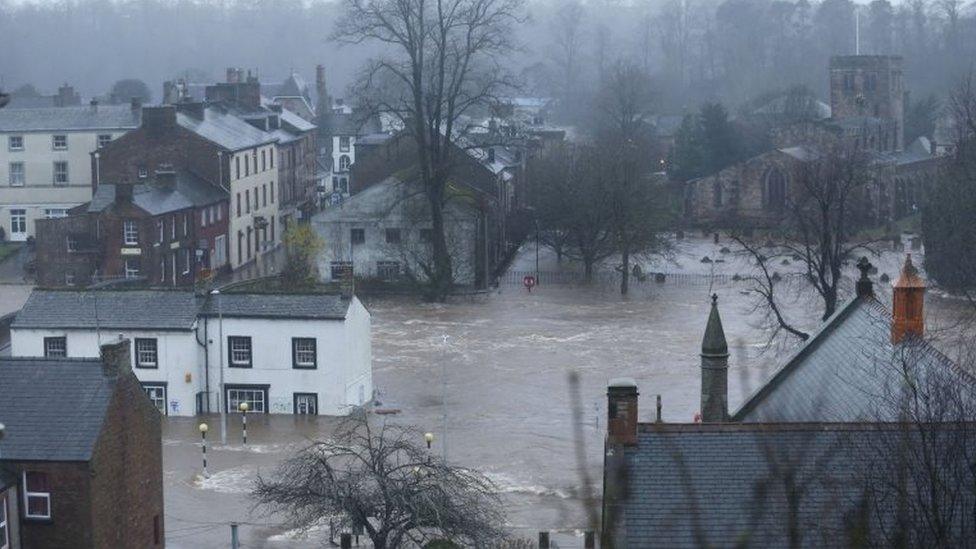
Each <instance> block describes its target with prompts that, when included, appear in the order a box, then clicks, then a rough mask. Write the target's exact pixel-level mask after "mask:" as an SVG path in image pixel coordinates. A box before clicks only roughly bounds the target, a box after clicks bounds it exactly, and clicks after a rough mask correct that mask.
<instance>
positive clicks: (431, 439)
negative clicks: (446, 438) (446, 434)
mask: <svg viewBox="0 0 976 549" xmlns="http://www.w3.org/2000/svg"><path fill="white" fill-rule="evenodd" d="M424 441H426V442H427V449H428V450H430V443H431V442H434V433H424Z"/></svg>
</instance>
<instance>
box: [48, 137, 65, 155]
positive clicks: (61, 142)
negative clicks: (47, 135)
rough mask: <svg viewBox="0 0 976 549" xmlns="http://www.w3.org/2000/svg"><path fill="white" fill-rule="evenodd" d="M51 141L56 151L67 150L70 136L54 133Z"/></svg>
mask: <svg viewBox="0 0 976 549" xmlns="http://www.w3.org/2000/svg"><path fill="white" fill-rule="evenodd" d="M51 143H52V145H53V146H54V150H56V151H66V150H68V136H67V135H52V136H51Z"/></svg>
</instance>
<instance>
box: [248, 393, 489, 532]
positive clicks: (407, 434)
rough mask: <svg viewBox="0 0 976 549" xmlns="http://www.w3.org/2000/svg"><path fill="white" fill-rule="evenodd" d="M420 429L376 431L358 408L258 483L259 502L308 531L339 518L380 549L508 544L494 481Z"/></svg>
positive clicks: (381, 427) (381, 428)
mask: <svg viewBox="0 0 976 549" xmlns="http://www.w3.org/2000/svg"><path fill="white" fill-rule="evenodd" d="M422 440H423V435H421V434H420V433H419V432H417V431H416V430H414V429H410V428H404V427H399V426H393V425H389V424H387V423H385V422H383V423H382V424H381V425H379V426H373V425H370V423H369V421H368V420H367V416H366V414H365V413H364V412H363V411H361V410H357V411H356V412H355V413H354V414H353V415H352V416H350V418H348V419H347V420H346V421H345V422H344V423H343V424H341V425H340V426H339V429H338V431H337V433H336V434H335V436H334V437H333V438H331V439H329V440H324V441H318V442H315V443H313V444H311V445H310V446H308V447H307V448H305V449H303V450H301V451H300V452H298V453H297V454H296V455H294V456H293V457H291V458H288V459H287V460H285V461H284V462H282V463H281V464H279V466H278V469H277V471H276V473H275V474H274V476H273V478H270V479H269V478H264V477H260V476H259V477H258V480H257V485H256V487H255V489H254V493H253V495H254V497H255V498H256V499H257V501H258V504H259V505H261V506H264V507H265V508H266V509H268V510H269V511H272V512H276V513H282V514H284V516H285V517H286V519H287V522H288V523H289V525H291V526H293V527H297V528H309V527H311V526H314V525H316V524H319V523H321V522H323V521H324V520H328V519H330V518H337V519H339V520H340V521H341V523H342V524H343V525H344V526H347V527H348V526H353V525H358V526H361V527H362V528H363V530H364V531H365V532H366V534H367V535H368V536H369V538H370V541H371V542H372V543H373V546H374V547H376V548H378V549H385V548H387V547H402V546H403V545H404V544H407V543H413V544H416V545H417V546H424V545H425V544H426V543H429V542H430V541H433V540H448V541H451V542H453V543H457V544H462V545H466V546H485V545H487V544H490V543H492V542H496V541H499V540H503V539H504V538H505V534H504V532H503V531H502V530H501V527H502V525H503V524H504V523H505V517H504V514H503V513H502V511H501V506H500V500H499V499H498V496H497V494H496V490H495V488H494V486H493V485H492V483H491V481H489V480H488V479H487V478H485V477H484V476H483V475H481V474H480V473H478V472H476V471H472V470H470V469H465V468H463V467H457V466H452V465H448V464H447V463H445V462H443V461H441V460H440V459H439V458H437V457H434V456H432V455H431V453H430V451H429V450H427V449H425V448H423V447H422V445H421V444H419V443H420V442H421V441H422Z"/></svg>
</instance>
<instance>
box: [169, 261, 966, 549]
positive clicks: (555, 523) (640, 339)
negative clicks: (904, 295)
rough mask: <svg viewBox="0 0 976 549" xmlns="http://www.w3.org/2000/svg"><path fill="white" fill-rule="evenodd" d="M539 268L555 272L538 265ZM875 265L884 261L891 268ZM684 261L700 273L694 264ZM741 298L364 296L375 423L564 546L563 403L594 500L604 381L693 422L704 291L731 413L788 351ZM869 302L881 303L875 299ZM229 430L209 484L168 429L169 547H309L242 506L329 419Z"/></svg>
mask: <svg viewBox="0 0 976 549" xmlns="http://www.w3.org/2000/svg"><path fill="white" fill-rule="evenodd" d="M702 246H704V247H706V248H707V245H704V244H702ZM694 253H697V251H692V252H688V254H686V255H687V256H688V258H693V257H694V255H693V254H694ZM544 261H545V262H547V263H545V264H544V265H546V266H547V267H549V268H552V267H553V265H552V264H550V263H548V262H550V261H551V258H544ZM884 261H885V263H884V264H886V265H887V264H888V263H892V264H893V265H897V258H892V259H890V260H889V259H885V260H884ZM686 262H687V263H688V264H689V266H690V268H693V269H700V268H702V267H701V264H700V263H699V262H698V261H692V260H689V261H686ZM526 263H530V264H531V265H532V267H534V249H532V250H528V251H527V253H525V254H523V256H522V257H521V258H520V260H519V262H518V263H517V264H516V266H515V268H529V267H527V266H526ZM670 266H671V268H672V269H681V268H685V267H683V266H680V265H678V266H675V265H673V264H672V265H670ZM743 289H744V286H743V284H742V283H738V284H733V283H729V284H726V285H718V286H715V287H710V286H709V284H708V283H707V282H706V283H694V282H693V281H692V282H688V281H686V282H684V283H678V282H665V283H663V284H655V283H651V284H643V285H640V286H638V287H637V288H635V289H634V291H633V294H632V295H631V296H630V297H627V298H622V297H620V296H619V295H618V294H617V292H616V288H615V287H611V286H603V287H597V288H579V287H573V286H549V287H546V286H543V287H538V288H536V289H534V290H533V291H532V292H531V293H528V292H526V290H525V289H523V288H521V287H520V286H518V285H502V286H501V287H500V289H498V290H497V291H495V292H493V293H491V294H490V295H487V296H482V297H478V298H473V299H472V300H470V301H466V302H461V303H452V304H425V303H419V302H416V301H415V300H411V299H402V298H398V299H393V298H390V299H372V300H367V303H366V304H367V306H368V308H369V309H370V311H371V313H372V318H373V356H374V365H373V367H374V374H373V376H374V384H375V386H376V387H377V389H378V390H379V391H380V394H379V399H380V400H381V401H382V406H383V407H384V408H396V409H399V410H400V413H399V414H397V415H395V416H384V417H380V416H374V419H375V420H376V421H383V420H386V421H395V422H400V423H404V424H410V425H415V426H416V427H417V428H418V429H419V430H420V431H421V432H424V431H430V432H432V433H434V435H435V439H434V444H433V449H432V451H433V452H437V453H444V452H446V455H447V457H448V459H449V461H451V462H452V463H455V464H458V465H464V466H467V467H472V468H476V469H479V470H481V471H483V472H484V473H485V474H487V475H488V476H489V477H490V478H491V479H492V480H493V481H495V483H496V484H497V485H498V488H499V490H500V492H501V493H502V494H503V496H504V500H505V503H506V508H507V512H508V520H509V525H510V527H511V529H512V530H513V531H514V532H515V533H517V534H519V535H521V536H523V537H527V538H531V537H534V536H535V532H538V531H539V530H554V531H560V532H564V533H566V535H567V536H568V538H572V536H573V535H574V532H577V531H581V530H583V529H585V528H586V527H587V514H586V511H585V509H584V508H583V505H582V499H581V498H580V486H581V480H580V479H581V478H582V477H581V474H580V473H581V467H580V464H579V463H578V460H577V458H576V449H577V446H576V439H575V438H574V426H575V425H576V424H575V423H574V421H573V410H574V406H578V407H579V409H580V410H581V417H582V422H581V425H580V429H579V431H580V432H581V433H582V443H583V445H584V447H583V455H584V456H585V459H584V463H583V464H582V470H583V471H586V472H587V473H588V474H589V476H590V477H591V478H592V479H594V482H595V486H594V489H595V490H596V493H597V495H599V491H600V479H601V464H602V457H601V456H602V443H603V436H604V432H605V414H606V403H605V393H606V385H607V382H608V380H609V379H611V378H613V377H618V376H627V377H632V378H634V379H635V380H636V381H637V384H638V386H639V388H640V392H641V398H640V412H639V416H640V418H641V420H642V421H653V419H654V414H655V410H654V400H655V398H654V397H655V395H657V394H661V395H662V399H663V419H664V421H670V422H690V421H691V420H692V418H693V415H694V414H695V412H696V411H698V407H699V387H700V385H699V384H700V378H699V368H698V364H699V357H698V353H699V350H700V345H701V338H702V334H703V331H704V327H705V322H706V318H707V313H708V306H709V299H708V296H709V292H710V291H714V292H716V293H717V294H718V295H719V303H720V307H721V312H722V318H723V322H724V325H725V331H726V335H727V338H728V340H729V344H730V351H731V354H732V357H731V371H730V375H729V404H730V408H731V409H733V410H734V409H735V408H736V407H737V406H738V405H739V403H740V402H742V400H743V399H744V398H745V396H746V395H748V394H749V393H750V392H751V391H752V390H754V389H756V388H757V387H758V386H759V385H760V384H761V383H762V381H763V380H764V379H765V378H766V377H767V376H768V375H769V374H770V373H771V368H772V367H773V366H774V365H778V364H779V363H780V362H781V361H782V360H783V359H784V357H785V356H786V353H787V352H788V348H783V349H778V350H772V351H767V352H762V351H763V349H764V344H765V342H766V340H767V337H768V334H766V333H765V332H763V331H762V330H759V329H757V328H756V327H755V322H754V320H755V314H754V313H753V311H752V305H753V303H754V301H753V299H752V298H751V297H750V296H748V295H745V294H744V293H743V291H742V290H743ZM879 289H880V288H879ZM881 299H882V300H885V299H888V298H887V297H885V294H884V293H882V297H881ZM929 302H930V303H933V304H934V306H933V307H931V308H930V311H931V310H938V309H939V307H940V305H939V301H938V300H934V299H930V300H929ZM942 307H943V308H944V309H951V308H952V307H951V304H950V306H942ZM790 311H791V314H792V315H793V318H795V319H797V320H798V321H799V323H800V324H801V325H802V326H803V327H805V328H812V327H814V326H816V325H817V324H818V316H819V312H818V307H816V306H808V305H803V304H800V305H794V306H792V307H791V309H790ZM572 372H576V373H578V374H579V380H580V382H579V390H578V393H577V395H578V396H577V395H574V394H571V385H570V383H569V376H570V374H571V373H572ZM445 416H446V432H445V428H444V425H445ZM207 421H208V422H209V423H210V427H211V430H210V433H211V434H210V437H211V439H217V438H219V435H218V429H217V424H218V420H217V418H216V417H214V418H207ZM239 423H240V419H239V417H232V418H231V421H230V425H231V429H230V433H229V444H228V446H227V447H221V446H220V445H216V446H211V449H210V465H211V473H213V475H212V477H211V478H210V479H206V480H204V481H202V482H201V481H199V479H197V478H196V475H197V474H198V473H199V471H200V454H199V452H200V451H199V446H198V445H197V444H196V442H197V441H198V438H199V434H198V432H197V431H196V421H194V420H177V419H170V420H168V421H167V425H166V432H165V434H164V439H165V440H164V452H165V460H164V467H165V469H166V473H165V484H166V517H167V525H166V526H167V542H168V545H169V546H171V547H188V548H189V547H221V546H223V547H226V546H227V543H228V540H229V539H230V537H229V536H230V530H229V527H228V526H227V524H228V523H229V522H231V521H237V522H240V523H241V526H240V529H241V530H240V532H241V536H242V541H243V546H244V547H308V546H310V545H313V546H314V545H318V544H320V543H322V542H323V540H324V538H325V537H327V536H326V533H325V532H324V531H316V532H310V533H299V532H289V531H285V530H283V529H282V528H281V527H279V526H277V522H278V521H277V519H276V518H275V517H269V516H264V515H261V514H260V513H258V512H255V511H254V510H253V509H252V504H251V502H250V500H249V498H248V491H249V490H250V488H251V486H252V483H253V479H254V477H255V475H256V474H258V473H262V474H266V473H270V472H271V469H272V468H273V466H274V464H275V462H276V461H277V460H279V459H281V458H282V457H285V456H287V455H288V454H290V453H291V452H294V451H295V450H297V449H298V448H300V447H301V446H302V445H303V444H305V443H307V442H308V441H309V440H311V439H314V438H316V437H327V436H328V434H329V432H330V429H331V428H332V427H333V426H334V425H335V420H334V419H329V418H316V419H313V420H308V419H307V418H294V417H291V416H273V417H267V416H266V417H254V418H250V417H249V433H248V435H249V436H248V438H249V442H251V444H250V445H249V449H247V450H244V449H243V448H242V447H241V444H240V425H239ZM418 443H421V444H422V441H420V440H418ZM445 446H446V448H445ZM598 515H599V512H598V510H597V516H598ZM568 538H567V539H568ZM557 539H558V538H557ZM562 545H563V546H564V547H566V546H582V542H581V541H579V542H578V544H574V543H572V542H570V543H565V542H564V543H563V544H562Z"/></svg>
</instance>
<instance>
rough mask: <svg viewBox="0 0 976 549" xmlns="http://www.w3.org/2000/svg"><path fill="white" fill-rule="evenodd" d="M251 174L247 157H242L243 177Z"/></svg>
mask: <svg viewBox="0 0 976 549" xmlns="http://www.w3.org/2000/svg"><path fill="white" fill-rule="evenodd" d="M249 175H251V163H250V162H248V161H247V157H245V158H244V177H247V176H249Z"/></svg>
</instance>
